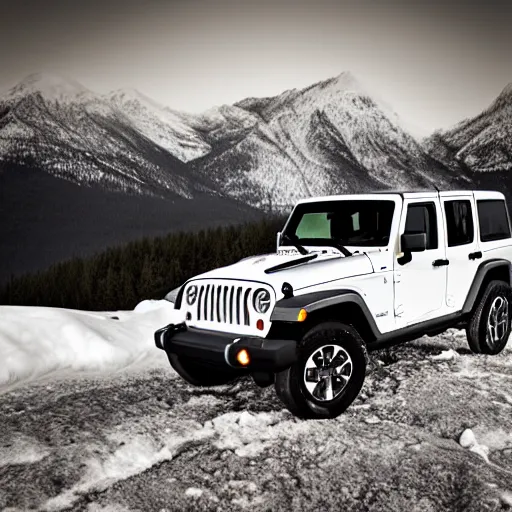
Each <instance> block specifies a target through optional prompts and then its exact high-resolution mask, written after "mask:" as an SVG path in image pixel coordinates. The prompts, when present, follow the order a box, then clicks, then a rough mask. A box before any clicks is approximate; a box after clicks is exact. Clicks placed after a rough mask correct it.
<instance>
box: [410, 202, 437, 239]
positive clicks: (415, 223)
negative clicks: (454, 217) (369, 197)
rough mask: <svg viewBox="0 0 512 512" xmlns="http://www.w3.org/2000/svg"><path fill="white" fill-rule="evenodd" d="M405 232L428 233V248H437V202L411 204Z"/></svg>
mask: <svg viewBox="0 0 512 512" xmlns="http://www.w3.org/2000/svg"><path fill="white" fill-rule="evenodd" d="M404 233H426V235H427V249H437V215H436V207H435V204H434V203H418V204H410V205H409V206H408V207H407V219H406V220H405V230H404Z"/></svg>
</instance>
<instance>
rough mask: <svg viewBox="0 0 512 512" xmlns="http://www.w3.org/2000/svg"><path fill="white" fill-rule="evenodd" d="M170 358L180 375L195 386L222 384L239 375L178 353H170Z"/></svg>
mask: <svg viewBox="0 0 512 512" xmlns="http://www.w3.org/2000/svg"><path fill="white" fill-rule="evenodd" d="M168 358H169V362H170V363H171V366H172V367H173V368H174V369H175V370H176V372H177V373H178V375H180V377H182V378H183V379H185V380H186V381H187V382H188V383H189V384H192V385H193V386H221V385H222V384H227V383H229V382H231V381H233V380H235V379H236V378H237V377H238V376H239V375H238V374H236V373H235V372H231V371H229V370H228V371H223V370H219V369H217V368H214V367H211V366H208V365H206V364H200V363H197V362H196V361H194V360H192V359H190V358H187V357H178V356H177V355H176V354H168Z"/></svg>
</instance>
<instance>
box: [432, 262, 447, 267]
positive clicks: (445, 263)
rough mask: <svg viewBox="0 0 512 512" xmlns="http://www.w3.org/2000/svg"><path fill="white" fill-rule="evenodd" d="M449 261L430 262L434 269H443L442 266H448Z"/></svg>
mask: <svg viewBox="0 0 512 512" xmlns="http://www.w3.org/2000/svg"><path fill="white" fill-rule="evenodd" d="M449 264H450V260H434V261H433V262H432V266H434V267H443V266H444V265H449Z"/></svg>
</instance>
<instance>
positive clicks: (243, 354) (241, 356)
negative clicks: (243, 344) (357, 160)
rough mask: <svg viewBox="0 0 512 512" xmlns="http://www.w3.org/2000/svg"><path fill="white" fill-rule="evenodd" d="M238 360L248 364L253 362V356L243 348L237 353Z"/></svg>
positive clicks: (244, 364)
mask: <svg viewBox="0 0 512 512" xmlns="http://www.w3.org/2000/svg"><path fill="white" fill-rule="evenodd" d="M236 360H237V361H238V362H239V363H240V364H241V365H242V366H247V365H248V364H249V363H250V362H251V358H250V357H249V352H247V350H245V348H243V349H242V350H240V351H239V352H238V354H237V355H236Z"/></svg>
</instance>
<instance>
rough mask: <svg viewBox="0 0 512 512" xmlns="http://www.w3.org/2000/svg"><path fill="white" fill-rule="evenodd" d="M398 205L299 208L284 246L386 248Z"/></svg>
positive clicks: (348, 203) (315, 204)
mask: <svg viewBox="0 0 512 512" xmlns="http://www.w3.org/2000/svg"><path fill="white" fill-rule="evenodd" d="M394 209H395V203H394V202H393V201H389V200H374V199H366V200H364V199H357V200H339V201H319V202H312V203H302V204H299V205H297V207H296V208H295V210H294V211H293V214H292V216H291V218H290V220H289V221H288V223H287V225H286V228H285V230H284V232H283V235H284V237H283V238H282V240H283V242H284V243H283V245H293V244H291V243H290V242H289V240H293V241H294V242H295V243H297V244H300V245H301V246H307V245H309V246H326V247H339V246H340V245H341V246H349V247H350V246H352V247H385V246H387V245H388V243H389V236H390V233H391V222H392V220H393V212H394Z"/></svg>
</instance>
